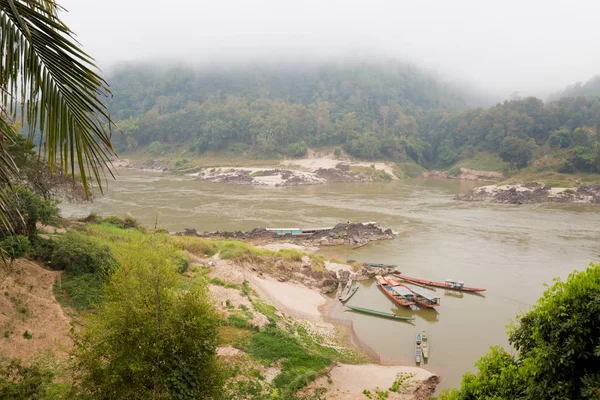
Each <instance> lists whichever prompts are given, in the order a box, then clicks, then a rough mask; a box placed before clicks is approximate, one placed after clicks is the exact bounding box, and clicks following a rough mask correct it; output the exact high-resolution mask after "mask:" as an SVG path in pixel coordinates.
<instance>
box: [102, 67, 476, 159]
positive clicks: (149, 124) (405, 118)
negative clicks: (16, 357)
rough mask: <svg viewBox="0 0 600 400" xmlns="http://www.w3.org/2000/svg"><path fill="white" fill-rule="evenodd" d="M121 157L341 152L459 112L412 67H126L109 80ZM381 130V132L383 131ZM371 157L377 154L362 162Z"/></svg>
mask: <svg viewBox="0 0 600 400" xmlns="http://www.w3.org/2000/svg"><path fill="white" fill-rule="evenodd" d="M109 80H110V83H111V89H112V92H113V94H114V97H113V99H112V102H111V105H110V108H111V112H112V115H113V117H114V118H115V119H116V120H117V121H124V120H129V121H128V122H126V123H121V124H120V126H121V127H122V129H123V130H124V132H125V133H126V137H125V138H121V139H119V138H117V140H116V145H117V147H118V149H119V150H120V151H124V150H135V149H136V148H138V147H139V146H146V145H149V144H150V143H152V142H154V141H159V142H161V143H166V144H173V143H186V144H189V145H192V147H194V148H195V150H196V151H197V152H203V151H207V150H219V149H222V148H223V147H225V146H228V145H230V144H231V143H241V144H246V145H250V146H255V147H256V146H258V147H261V150H262V151H263V152H264V151H266V152H268V153H269V152H278V151H282V150H283V149H284V148H285V147H287V146H289V145H290V144H293V143H298V142H304V143H305V144H307V145H311V146H323V145H343V144H345V143H346V142H348V141H350V140H353V139H355V138H356V137H357V136H358V135H359V134H362V133H364V132H373V133H375V134H378V132H379V131H381V133H382V134H383V133H385V134H386V135H388V134H391V135H395V136H397V137H402V136H410V135H413V134H415V133H416V129H417V127H416V118H418V117H419V116H420V115H422V114H423V113H424V112H425V111H427V110H430V109H442V110H449V111H450V110H451V111H457V110H464V109H467V104H466V102H465V101H464V100H463V96H460V95H459V94H458V93H457V91H456V90H453V89H452V88H451V87H450V86H449V85H446V84H445V83H443V82H440V81H439V80H437V79H436V78H435V77H433V76H432V75H429V74H427V73H425V72H423V71H421V70H419V69H417V68H416V67H413V66H410V65H405V64H400V63H392V62H389V63H385V64H366V63H355V64H345V65H342V64H339V63H331V64H325V65H321V66H320V67H316V66H315V67H309V66H305V67H267V66H256V67H250V68H243V69H242V68H231V69H226V70H222V69H221V70H219V69H197V70H194V69H191V68H181V67H180V68H162V69H158V68H151V67H144V66H130V67H123V68H120V69H119V70H117V71H116V72H115V73H114V74H113V75H112V76H111V77H109ZM384 131H385V132H384ZM365 156H377V154H375V153H373V154H365Z"/></svg>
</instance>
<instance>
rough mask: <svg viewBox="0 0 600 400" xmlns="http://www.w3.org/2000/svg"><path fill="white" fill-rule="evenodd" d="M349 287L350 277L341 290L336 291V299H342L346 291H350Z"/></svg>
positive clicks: (350, 284)
mask: <svg viewBox="0 0 600 400" xmlns="http://www.w3.org/2000/svg"><path fill="white" fill-rule="evenodd" d="M351 288H352V279H348V282H346V286H344V288H343V289H342V291H341V292H338V299H339V300H340V301H342V299H343V298H344V297H346V296H347V295H348V293H350V289H351Z"/></svg>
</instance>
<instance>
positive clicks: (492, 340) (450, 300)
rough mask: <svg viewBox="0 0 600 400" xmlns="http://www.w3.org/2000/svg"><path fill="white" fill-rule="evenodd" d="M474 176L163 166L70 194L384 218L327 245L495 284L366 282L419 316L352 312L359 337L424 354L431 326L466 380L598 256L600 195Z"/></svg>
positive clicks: (218, 214) (200, 217)
mask: <svg viewBox="0 0 600 400" xmlns="http://www.w3.org/2000/svg"><path fill="white" fill-rule="evenodd" d="M473 186H475V184H474V183H472V182H459V181H452V180H431V179H430V180H408V181H399V182H390V183H376V184H330V185H316V186H304V187H286V188H269V187H248V186H237V185H225V184H212V183H206V182H198V181H194V180H193V178H188V177H177V176H171V175H167V174H161V173H153V172H140V171H131V170H126V169H124V170H118V177H117V181H116V182H110V183H109V188H108V191H107V192H106V193H105V195H104V196H99V195H98V196H96V199H95V201H94V202H93V203H90V204H83V205H82V204H79V205H71V204H64V205H62V206H61V210H62V213H63V216H65V217H79V216H84V215H87V214H88V213H89V212H92V211H94V212H97V213H99V214H101V215H120V216H122V215H131V216H133V217H135V218H137V219H138V220H139V221H140V222H141V223H143V224H146V225H151V226H154V224H155V223H156V221H158V226H162V227H164V228H166V229H168V230H169V231H177V230H182V229H183V228H196V229H197V230H198V231H213V230H250V229H252V228H255V227H259V226H261V227H265V226H267V227H268V226H272V227H280V226H285V227H306V226H330V225H334V224H336V223H338V222H340V221H347V220H350V221H355V222H356V221H377V222H378V223H379V224H380V225H381V226H385V227H390V228H392V229H393V230H394V231H397V232H399V235H398V236H397V238H396V239H394V240H390V241H382V242H374V243H371V244H369V245H367V246H365V247H362V248H360V249H356V250H353V249H350V248H343V247H342V248H326V249H323V251H322V252H323V253H325V254H326V255H328V256H336V257H338V258H340V259H344V260H347V259H355V260H361V261H370V262H382V263H392V264H397V265H398V266H399V269H400V270H401V271H402V272H403V273H404V274H406V275H409V276H414V277H420V278H426V279H431V280H442V281H443V280H444V279H446V278H454V279H460V280H463V281H464V282H465V284H466V285H467V286H475V287H485V288H487V291H486V292H485V294H484V295H483V296H477V295H471V294H464V295H460V294H458V295H457V294H456V293H448V292H445V291H444V290H442V289H438V290H437V293H439V294H440V296H441V306H440V307H439V308H438V309H437V310H418V311H414V312H413V311H410V310H398V309H397V307H396V306H395V305H393V304H392V303H391V302H390V301H389V300H388V299H387V298H386V297H385V296H384V295H383V294H382V293H381V292H380V291H379V289H378V288H377V287H376V286H375V285H374V284H373V283H372V282H364V283H362V287H361V289H360V290H359V291H358V292H357V293H356V294H355V295H354V297H353V298H352V299H351V300H350V302H349V304H352V305H356V306H363V307H367V308H373V309H378V310H382V311H391V312H396V313H398V314H401V315H411V314H412V315H413V316H414V317H415V318H416V319H415V321H414V322H415V323H414V325H410V324H407V323H402V322H399V321H394V320H387V319H382V318H376V317H372V316H367V315H360V314H355V313H353V312H347V311H346V312H345V311H343V310H342V309H341V307H338V308H336V309H335V310H333V313H334V316H338V317H339V316H343V317H344V318H347V319H352V320H354V327H355V330H356V332H357V334H358V335H359V337H360V338H361V339H362V340H364V341H366V342H367V343H368V344H369V345H370V346H371V347H373V348H374V349H375V350H377V351H378V352H379V353H380V354H382V355H383V358H384V359H389V360H391V361H394V362H400V363H404V364H407V365H412V364H414V357H413V352H414V346H413V343H414V336H415V333H416V332H417V330H418V329H423V328H424V329H426V330H427V332H428V335H429V342H430V361H429V362H428V364H422V366H424V367H426V368H428V369H430V370H432V371H435V372H438V373H440V374H442V375H443V381H442V384H441V385H440V387H453V386H458V385H459V384H460V378H461V376H462V374H463V373H464V372H465V371H467V370H474V366H473V364H474V363H475V361H477V360H478V359H479V357H481V356H482V355H483V354H484V353H485V352H486V351H487V350H488V348H489V346H491V345H495V344H498V345H502V346H507V347H508V342H507V336H506V333H505V332H506V325H507V324H508V323H510V321H511V320H514V318H515V316H516V315H518V314H519V313H522V312H525V311H527V310H528V309H529V308H530V307H531V305H532V304H533V303H534V302H535V301H536V300H537V299H538V298H539V297H540V296H541V295H542V293H543V291H544V284H545V283H551V282H552V279H553V278H554V277H560V278H563V279H564V278H566V277H567V276H568V274H569V273H570V272H571V271H573V270H574V269H583V268H585V267H586V266H587V265H588V264H589V263H590V261H594V262H598V261H600V240H599V239H600V206H594V205H583V204H539V205H523V206H514V205H500V204H484V203H464V202H458V201H454V200H453V199H452V198H453V196H454V194H456V193H463V192H466V191H467V190H468V189H470V188H471V187H473Z"/></svg>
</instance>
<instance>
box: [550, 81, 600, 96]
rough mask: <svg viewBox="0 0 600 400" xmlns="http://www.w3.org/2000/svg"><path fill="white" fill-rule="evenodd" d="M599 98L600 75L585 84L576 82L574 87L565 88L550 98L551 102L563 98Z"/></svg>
mask: <svg viewBox="0 0 600 400" xmlns="http://www.w3.org/2000/svg"><path fill="white" fill-rule="evenodd" d="M579 96H585V97H592V98H593V97H599V96H600V75H596V76H594V77H593V78H591V79H590V80H588V81H587V82H585V83H581V82H577V83H576V84H574V85H571V86H567V87H566V88H565V89H564V90H562V91H559V92H557V93H554V94H552V95H551V96H550V99H551V100H558V99H560V98H564V97H579Z"/></svg>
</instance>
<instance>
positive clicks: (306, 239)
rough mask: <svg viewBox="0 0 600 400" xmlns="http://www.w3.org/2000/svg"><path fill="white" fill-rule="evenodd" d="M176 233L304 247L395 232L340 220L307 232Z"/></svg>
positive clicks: (363, 241)
mask: <svg viewBox="0 0 600 400" xmlns="http://www.w3.org/2000/svg"><path fill="white" fill-rule="evenodd" d="M175 235H176V236H198V237H206V238H211V237H219V238H226V239H238V240H243V241H257V240H260V241H263V242H272V241H277V240H286V241H291V242H294V243H297V244H300V245H303V246H341V245H351V246H362V245H364V244H367V243H368V242H371V241H374V240H389V239H393V238H394V236H395V234H394V233H393V232H392V230H391V229H384V228H380V227H379V226H377V224H375V223H369V224H364V223H341V224H337V225H336V226H335V227H333V228H332V229H327V230H323V231H317V232H315V233H313V234H307V235H292V234H286V235H278V234H277V233H275V232H273V231H269V230H267V229H265V228H255V229H253V230H251V231H249V232H241V231H236V232H218V231H217V232H197V231H196V230H195V229H185V230H184V231H182V232H177V233H175Z"/></svg>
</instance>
